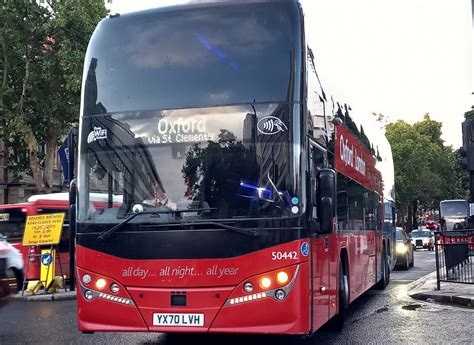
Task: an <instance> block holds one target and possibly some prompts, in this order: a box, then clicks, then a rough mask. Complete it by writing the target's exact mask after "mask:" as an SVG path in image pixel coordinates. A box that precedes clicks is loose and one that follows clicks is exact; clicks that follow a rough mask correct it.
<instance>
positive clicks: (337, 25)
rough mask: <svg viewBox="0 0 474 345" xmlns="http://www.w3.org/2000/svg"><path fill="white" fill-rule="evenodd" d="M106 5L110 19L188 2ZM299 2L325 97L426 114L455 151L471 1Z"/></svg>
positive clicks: (467, 88)
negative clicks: (307, 18) (313, 39)
mask: <svg viewBox="0 0 474 345" xmlns="http://www.w3.org/2000/svg"><path fill="white" fill-rule="evenodd" d="M109 1H110V0H109ZM111 1H112V2H111V3H110V4H107V6H108V8H109V9H110V10H111V12H112V13H126V12H133V11H138V10H142V9H146V8H153V7H156V6H157V5H159V6H166V5H172V4H176V3H183V2H187V1H186V0H159V1H156V0H155V1H151V0H134V1H130V0H111ZM301 1H302V2H306V3H307V4H308V5H309V7H308V10H307V11H309V12H310V13H311V15H314V18H315V19H316V20H315V21H314V23H315V24H314V25H312V27H311V30H312V31H313V33H314V34H315V35H317V36H318V39H317V46H316V47H313V50H314V53H315V58H316V64H317V69H318V73H319V75H320V77H321V81H322V83H323V87H324V88H325V90H329V92H327V93H329V94H334V95H337V99H340V100H344V102H346V103H348V104H350V105H351V108H352V109H354V110H355V111H357V113H364V114H370V113H373V112H375V113H382V114H384V115H385V116H386V117H387V118H388V119H389V120H390V121H392V122H393V121H396V120H398V119H401V120H405V121H407V122H409V123H414V122H416V121H419V120H422V118H423V115H424V114H425V113H429V114H430V116H431V118H432V119H434V120H436V121H441V122H442V123H443V129H442V131H443V139H444V140H445V142H446V144H448V145H452V146H453V147H454V148H458V147H459V146H461V143H462V133H461V122H462V121H463V120H464V113H465V112H466V111H468V110H470V108H471V106H472V105H473V104H474V96H472V95H471V93H472V92H473V91H474V86H473V80H474V70H473V67H472V65H473V46H474V34H473V32H474V27H473V24H472V15H471V0H397V1H394V0H357V1H354V0H301Z"/></svg>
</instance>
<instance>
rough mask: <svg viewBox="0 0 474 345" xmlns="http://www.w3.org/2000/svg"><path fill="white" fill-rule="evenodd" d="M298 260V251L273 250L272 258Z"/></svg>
mask: <svg viewBox="0 0 474 345" xmlns="http://www.w3.org/2000/svg"><path fill="white" fill-rule="evenodd" d="M286 259H290V260H297V259H298V253H297V252H296V251H294V250H293V251H291V252H272V260H286Z"/></svg>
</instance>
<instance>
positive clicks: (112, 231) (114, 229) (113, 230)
mask: <svg viewBox="0 0 474 345" xmlns="http://www.w3.org/2000/svg"><path fill="white" fill-rule="evenodd" d="M209 210H212V208H187V209H183V210H166V211H143V212H137V213H132V214H131V215H130V216H128V217H127V218H125V219H124V220H123V221H122V222H121V223H118V224H117V225H114V226H113V227H112V228H110V229H108V230H105V231H104V232H102V233H101V234H100V235H99V236H98V237H97V239H98V240H100V241H107V240H109V239H110V238H111V237H112V236H113V235H114V234H115V233H116V232H117V231H118V230H120V229H121V228H122V227H123V226H124V225H126V224H128V223H129V222H130V221H132V220H133V219H134V218H135V217H137V216H139V215H142V214H154V215H160V214H176V215H179V214H181V213H183V212H199V211H209Z"/></svg>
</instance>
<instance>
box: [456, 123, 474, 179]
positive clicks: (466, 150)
mask: <svg viewBox="0 0 474 345" xmlns="http://www.w3.org/2000/svg"><path fill="white" fill-rule="evenodd" d="M459 155H460V156H461V167H462V168H463V169H466V170H471V171H474V120H473V119H466V120H464V122H463V123H462V147H461V148H460V149H459Z"/></svg>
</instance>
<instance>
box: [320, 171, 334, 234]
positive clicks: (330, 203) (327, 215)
mask: <svg viewBox="0 0 474 345" xmlns="http://www.w3.org/2000/svg"><path fill="white" fill-rule="evenodd" d="M317 181H318V192H317V201H318V204H317V205H318V208H317V211H318V220H319V222H320V225H321V226H320V228H319V233H320V234H329V233H330V232H332V229H333V219H334V217H335V214H336V212H335V201H336V197H335V196H336V173H335V171H334V170H332V169H321V170H320V171H319V172H318V175H317Z"/></svg>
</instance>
